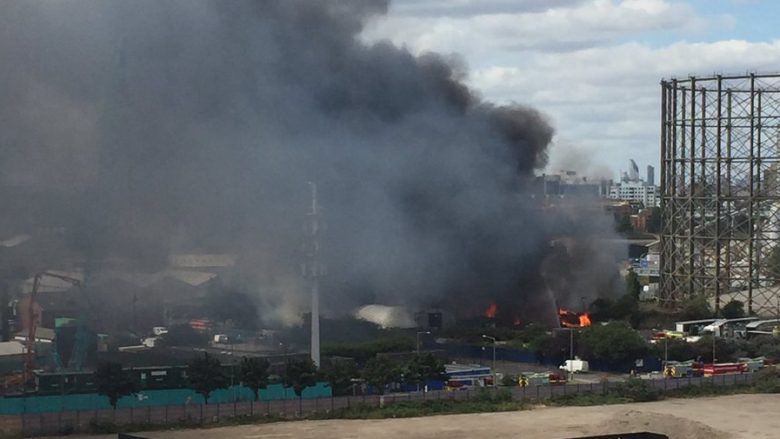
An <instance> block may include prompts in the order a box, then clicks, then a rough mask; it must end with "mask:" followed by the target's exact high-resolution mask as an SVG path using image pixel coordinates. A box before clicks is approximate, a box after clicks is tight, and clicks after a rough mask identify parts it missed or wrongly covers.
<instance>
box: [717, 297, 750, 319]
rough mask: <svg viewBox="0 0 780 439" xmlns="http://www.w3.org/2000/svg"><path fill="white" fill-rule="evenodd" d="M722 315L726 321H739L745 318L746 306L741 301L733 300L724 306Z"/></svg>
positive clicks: (721, 311)
mask: <svg viewBox="0 0 780 439" xmlns="http://www.w3.org/2000/svg"><path fill="white" fill-rule="evenodd" d="M720 313H721V315H722V316H723V318H725V319H738V318H740V317H745V304H744V303H742V302H740V301H739V300H732V301H730V302H729V303H727V304H725V305H723V308H722V309H721V310H720Z"/></svg>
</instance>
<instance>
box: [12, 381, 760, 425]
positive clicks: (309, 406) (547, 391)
mask: <svg viewBox="0 0 780 439" xmlns="http://www.w3.org/2000/svg"><path fill="white" fill-rule="evenodd" d="M646 381H647V382H648V383H649V384H650V385H651V386H652V387H653V388H655V389H657V390H660V391H671V390H675V389H680V388H684V387H689V386H702V385H714V386H731V385H740V384H751V383H752V381H753V375H752V374H735V375H718V376H714V377H707V378H704V377H690V378H676V379H657V380H646ZM620 384H621V383H619V382H603V383H590V384H565V385H544V386H530V387H512V388H506V389H509V392H510V394H511V396H512V399H513V400H515V401H526V402H530V403H533V402H542V401H545V400H549V399H551V398H554V397H561V396H566V395H579V394H588V393H606V392H607V391H609V390H610V389H615V388H617V387H618V386H620ZM498 390H499V389H493V388H485V389H469V390H460V391H446V390H443V391H431V392H412V393H404V394H389V395H384V396H379V395H362V396H339V397H329V398H316V399H303V400H272V401H257V402H254V401H240V402H233V403H219V404H208V405H200V404H189V405H176V406H161V407H143V408H126V409H117V410H91V411H60V412H50V413H36V414H25V415H21V416H3V417H0V418H6V419H5V421H8V420H10V418H18V419H19V420H20V421H21V432H22V434H23V435H24V436H41V435H64V434H70V433H79V432H98V431H100V429H101V428H115V427H122V426H125V427H127V428H128V429H131V428H132V429H144V428H150V429H151V428H156V427H162V426H188V425H190V426H196V425H206V424H215V423H219V422H224V421H229V420H232V421H238V420H240V419H242V418H243V419H245V420H247V421H249V420H251V419H258V418H262V417H274V418H300V417H307V416H312V415H315V414H327V413H330V412H333V411H336V410H339V409H345V408H350V407H355V406H368V407H381V406H384V405H387V404H393V403H398V402H405V401H428V400H459V401H467V400H470V399H475V398H479V397H480V396H483V395H484V392H496V391H498ZM0 420H2V419H0Z"/></svg>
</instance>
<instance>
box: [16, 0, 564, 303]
mask: <svg viewBox="0 0 780 439" xmlns="http://www.w3.org/2000/svg"><path fill="white" fill-rule="evenodd" d="M386 8H387V5H386V4H385V2H383V1H362V0H361V1H358V0H356V1H343V0H334V1H314V0H311V1H305V0H263V1H239V0H236V1H216V0H215V1H205V0H204V1H192V0H168V1H157V0H154V1H151V0H148V1H147V0H141V1H132V2H130V1H122V0H115V1H106V0H94V1H88V0H71V1H67V2H55V1H51V2H21V1H18V2H10V1H9V2H2V3H0V172H2V174H1V175H2V177H0V178H2V180H1V182H0V185H4V186H6V187H8V186H12V187H14V188H24V189H25V190H27V191H33V192H36V193H42V194H46V195H47V196H48V198H47V199H50V200H57V202H56V203H54V202H52V203H49V204H47V206H49V209H48V210H47V211H46V215H45V216H46V218H47V221H48V222H50V223H51V222H54V223H60V224H62V225H64V226H65V227H66V228H67V230H68V233H69V236H70V237H71V238H70V239H71V243H72V244H73V246H74V248H75V249H77V250H78V251H80V252H82V253H83V255H84V256H85V257H86V258H87V259H86V260H87V261H88V264H89V263H91V264H93V265H94V267H92V269H100V266H99V261H103V260H106V258H108V257H109V256H111V257H123V258H129V259H130V260H134V261H136V263H137V264H138V265H139V266H140V267H142V268H149V269H153V268H154V267H155V266H156V265H157V264H160V263H161V262H162V261H164V259H165V256H166V255H167V254H168V253H169V252H172V251H195V250H200V251H210V252H220V251H223V252H231V253H238V254H239V255H240V256H241V258H240V260H241V261H243V262H242V267H241V273H242V274H241V277H242V281H243V282H245V283H247V284H249V285H252V286H253V288H254V290H255V291H256V292H257V294H258V296H259V300H260V303H261V312H262V313H263V314H264V315H266V316H268V315H271V314H273V313H274V312H276V311H277V310H279V309H285V306H286V307H288V308H290V307H292V308H295V305H296V300H298V299H297V298H298V297H300V296H299V295H296V294H294V292H295V291H296V290H298V289H299V288H300V285H299V284H298V283H297V281H296V279H297V267H298V266H299V265H298V264H299V262H300V254H299V249H300V243H301V239H302V223H303V221H304V214H305V211H306V205H307V203H308V201H309V200H308V186H307V181H316V182H317V183H318V184H319V187H320V192H321V194H322V199H321V202H322V204H323V206H324V218H325V221H326V223H327V232H326V235H325V236H326V242H325V247H324V248H325V261H326V263H327V264H328V266H329V277H328V278H327V280H326V285H325V286H324V288H323V294H324V295H325V297H324V299H323V302H324V306H326V307H329V308H330V309H331V310H346V309H347V305H350V304H359V303H371V302H378V303H385V304H390V305H392V304H410V303H414V304H425V305H442V306H448V307H450V308H453V309H456V310H460V311H463V310H464V309H467V308H472V309H473V308H475V307H477V308H478V307H481V306H483V305H484V304H486V303H489V302H490V301H493V300H495V301H501V302H508V303H517V304H522V303H532V302H533V301H534V300H535V299H533V298H529V297H530V296H531V295H533V294H539V292H540V291H544V290H545V287H543V286H542V283H543V279H542V278H541V274H540V263H541V260H542V259H543V257H544V255H545V254H546V253H547V251H548V249H549V239H550V237H552V236H554V235H556V234H557V233H558V232H559V231H558V230H556V225H558V224H560V223H559V222H556V221H549V218H548V217H547V216H546V215H544V214H542V213H540V212H541V210H540V209H538V208H537V207H536V206H534V205H530V204H529V203H528V197H527V196H526V195H523V187H524V186H525V184H526V180H527V179H528V178H529V177H530V176H531V175H532V173H533V171H534V170H535V169H538V168H540V167H541V166H543V165H544V164H545V161H546V147H547V145H548V143H549V142H550V140H551V137H552V133H553V130H552V128H551V127H550V125H549V124H548V123H547V122H546V121H545V119H544V117H542V116H541V115H540V114H539V113H537V112H536V111H534V110H531V109H529V108H525V107H521V106H512V107H498V106H494V105H491V104H489V103H487V102H484V101H482V100H481V99H479V98H478V97H477V96H475V95H474V94H473V93H472V92H471V91H470V90H469V89H468V88H467V87H466V86H465V85H463V83H462V82H460V81H459V78H460V77H461V76H462V72H460V71H457V70H456V69H454V68H453V67H451V66H449V65H448V64H447V63H446V62H445V61H444V60H443V59H442V58H440V57H439V56H437V55H434V54H429V55H424V56H421V57H416V56H413V55H411V54H410V53H408V52H407V51H406V50H404V49H400V48H397V47H394V46H392V45H390V44H389V43H380V44H376V45H371V46H367V45H365V44H364V43H361V42H359V41H358V40H357V38H356V36H357V35H358V34H359V32H360V31H361V27H362V23H363V22H364V21H365V20H366V19H367V18H368V17H370V16H371V15H373V14H381V13H383V12H385V10H386ZM90 261H91V262H90ZM88 268H89V267H88Z"/></svg>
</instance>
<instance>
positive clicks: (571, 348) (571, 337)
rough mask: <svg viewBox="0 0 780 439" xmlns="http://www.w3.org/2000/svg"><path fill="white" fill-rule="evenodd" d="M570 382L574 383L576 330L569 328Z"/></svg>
mask: <svg viewBox="0 0 780 439" xmlns="http://www.w3.org/2000/svg"><path fill="white" fill-rule="evenodd" d="M569 381H574V328H569Z"/></svg>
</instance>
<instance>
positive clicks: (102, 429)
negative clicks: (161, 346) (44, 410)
mask: <svg viewBox="0 0 780 439" xmlns="http://www.w3.org/2000/svg"><path fill="white" fill-rule="evenodd" d="M289 420H290V419H288V418H280V417H277V416H249V415H246V416H236V417H230V418H220V420H219V421H217V422H204V423H200V422H198V420H196V419H189V420H186V419H182V420H179V421H172V422H168V423H166V424H156V423H151V424H149V423H145V422H137V423H133V424H121V425H117V424H114V423H113V422H111V421H103V420H96V419H92V420H91V421H90V422H89V427H88V428H87V431H86V432H87V433H88V434H112V433H132V432H137V431H155V430H184V429H206V428H216V427H230V426H233V425H245V424H267V423H271V422H282V421H289ZM72 433H73V432H69V433H66V435H67V434H72Z"/></svg>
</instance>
